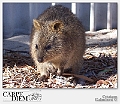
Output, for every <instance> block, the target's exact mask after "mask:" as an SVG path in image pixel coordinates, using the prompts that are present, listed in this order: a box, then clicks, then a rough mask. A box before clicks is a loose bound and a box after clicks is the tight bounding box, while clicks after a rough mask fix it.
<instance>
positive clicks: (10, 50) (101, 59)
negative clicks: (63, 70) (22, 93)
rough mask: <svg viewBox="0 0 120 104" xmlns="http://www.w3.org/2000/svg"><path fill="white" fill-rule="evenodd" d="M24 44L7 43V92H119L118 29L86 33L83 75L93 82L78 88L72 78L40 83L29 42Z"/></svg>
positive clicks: (55, 77)
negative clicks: (49, 90)
mask: <svg viewBox="0 0 120 104" xmlns="http://www.w3.org/2000/svg"><path fill="white" fill-rule="evenodd" d="M25 37H26V36H25ZM26 39H29V37H27V38H26ZM18 41H19V42H18ZM22 41H23V39H22V38H21V37H20V36H18V37H14V38H9V39H5V40H4V41H3V88H117V85H118V74H117V30H116V29H113V30H100V31H95V32H86V51H85V54H84V56H83V57H84V63H83V68H82V70H81V71H80V75H84V76H86V77H88V78H90V79H92V80H93V82H90V81H87V80H85V79H83V78H80V79H79V83H78V84H74V78H75V77H74V76H71V75H68V76H66V75H63V76H56V75H52V74H50V77H49V78H48V79H46V80H45V81H39V76H40V75H39V74H37V72H36V67H35V66H34V63H33V61H32V59H31V57H30V54H29V47H28V46H27V45H29V43H28V40H27V41H25V40H24V44H25V43H26V44H27V45H23V43H22ZM15 42H18V44H15ZM20 43H22V44H20ZM13 44H15V45H13ZM20 45H21V46H20Z"/></svg>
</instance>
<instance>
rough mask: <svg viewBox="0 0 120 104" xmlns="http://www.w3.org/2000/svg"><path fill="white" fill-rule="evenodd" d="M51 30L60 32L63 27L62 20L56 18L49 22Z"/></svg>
mask: <svg viewBox="0 0 120 104" xmlns="http://www.w3.org/2000/svg"><path fill="white" fill-rule="evenodd" d="M51 27H52V28H51V29H52V31H56V32H61V31H62V29H63V22H62V21H59V20H56V21H53V22H52V23H51Z"/></svg>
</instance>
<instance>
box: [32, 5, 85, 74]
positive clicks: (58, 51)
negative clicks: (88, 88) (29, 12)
mask: <svg viewBox="0 0 120 104" xmlns="http://www.w3.org/2000/svg"><path fill="white" fill-rule="evenodd" d="M30 43H31V45H30V50H31V56H32V58H33V60H34V62H35V64H36V66H37V69H38V72H40V73H41V76H42V75H45V76H48V75H49V70H50V71H51V72H52V73H54V72H55V71H56V70H57V73H58V75H61V74H62V73H63V71H64V70H65V69H68V68H72V73H74V74H79V70H80V69H81V66H82V62H83V54H84V50H85V30H84V28H83V26H82V24H81V22H80V21H79V20H78V18H77V17H76V16H75V15H74V14H73V13H72V12H71V11H70V10H69V9H68V8H66V7H63V6H61V5H56V6H53V7H50V8H48V9H47V10H46V11H44V12H43V13H42V14H41V15H40V16H39V17H38V18H37V19H34V20H33V28H32V33H31V42H30ZM52 66H53V67H52Z"/></svg>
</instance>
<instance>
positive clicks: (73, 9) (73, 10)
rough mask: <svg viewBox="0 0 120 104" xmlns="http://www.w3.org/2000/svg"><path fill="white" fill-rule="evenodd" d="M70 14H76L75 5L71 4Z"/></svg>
mask: <svg viewBox="0 0 120 104" xmlns="http://www.w3.org/2000/svg"><path fill="white" fill-rule="evenodd" d="M71 9H72V12H73V14H76V3H72V8H71Z"/></svg>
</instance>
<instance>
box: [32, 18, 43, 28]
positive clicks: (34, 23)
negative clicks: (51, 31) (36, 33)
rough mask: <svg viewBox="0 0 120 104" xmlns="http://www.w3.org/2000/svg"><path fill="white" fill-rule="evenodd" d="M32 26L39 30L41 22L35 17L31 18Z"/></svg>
mask: <svg viewBox="0 0 120 104" xmlns="http://www.w3.org/2000/svg"><path fill="white" fill-rule="evenodd" d="M33 26H34V28H35V29H36V30H40V29H41V28H42V24H40V22H39V21H38V20H36V19H33Z"/></svg>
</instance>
